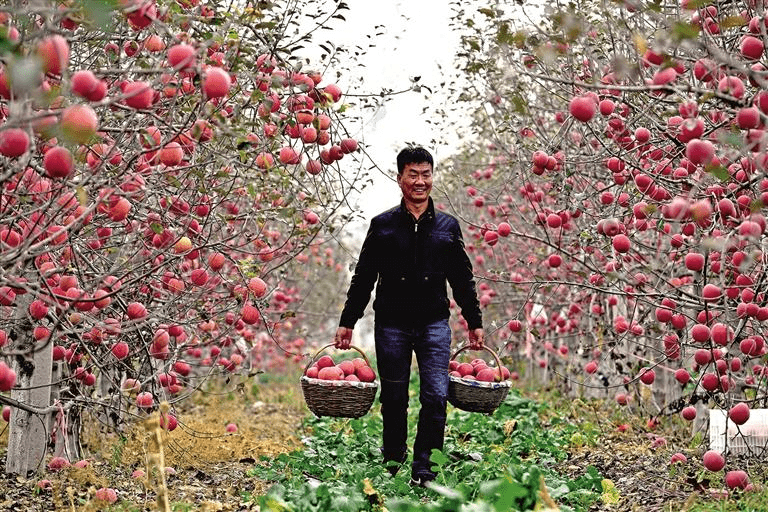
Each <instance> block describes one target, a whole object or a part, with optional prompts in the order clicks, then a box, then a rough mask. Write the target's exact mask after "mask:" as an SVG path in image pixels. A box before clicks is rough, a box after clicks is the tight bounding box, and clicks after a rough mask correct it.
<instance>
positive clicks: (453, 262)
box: [334, 147, 484, 486]
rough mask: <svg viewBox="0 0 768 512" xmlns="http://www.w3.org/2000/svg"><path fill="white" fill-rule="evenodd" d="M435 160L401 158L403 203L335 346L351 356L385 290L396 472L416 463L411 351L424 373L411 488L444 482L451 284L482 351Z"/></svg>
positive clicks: (375, 246)
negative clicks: (436, 181)
mask: <svg viewBox="0 0 768 512" xmlns="http://www.w3.org/2000/svg"><path fill="white" fill-rule="evenodd" d="M433 167H434V162H433V159H432V155H431V154H430V153H429V152H428V151H427V150H425V149H424V148H420V147H407V148H405V149H403V150H402V151H401V152H400V153H399V154H398V155H397V183H398V185H399V186H400V190H401V191H402V194H403V197H402V200H401V202H400V205H399V206H396V207H395V208H392V209H391V210H388V211H386V212H384V213H381V214H379V215H377V216H376V217H374V218H373V220H372V221H371V224H370V227H369V229H368V234H367V235H366V237H365V241H364V242H363V247H362V249H361V250H360V256H359V258H358V262H357V265H356V267H355V273H354V275H353V277H352V281H351V283H350V286H349V291H348V292H347V301H346V304H345V305H344V310H343V311H342V313H341V319H340V321H339V328H338V330H337V331H336V337H335V338H334V342H335V346H336V347H337V348H339V349H348V348H349V346H350V344H351V340H352V330H353V328H354V326H355V323H356V322H357V321H358V320H359V319H360V318H361V317H362V316H363V312H364V310H365V307H366V305H367V304H368V301H369V300H370V297H371V291H372V290H373V285H374V283H376V299H375V300H374V303H373V308H374V311H375V326H374V337H375V342H376V358H377V364H378V370H379V378H380V379H381V394H380V397H379V398H380V400H381V412H382V419H383V423H384V431H383V446H382V449H381V451H382V454H383V455H384V463H385V464H386V465H387V468H388V469H389V471H390V473H392V475H394V474H395V473H397V470H398V469H399V467H400V464H402V463H404V462H405V460H406V458H407V447H406V441H407V436H408V425H407V413H408V384H409V380H410V372H411V358H412V354H413V353H415V354H416V361H417V363H418V366H419V378H420V381H421V382H420V385H421V392H420V395H419V401H420V403H421V409H420V411H419V422H418V428H417V433H416V440H415V442H414V445H413V464H412V468H411V484H413V485H422V486H423V485H424V484H425V483H426V482H428V481H431V480H434V479H435V476H436V475H435V473H434V472H433V471H432V470H431V466H432V464H431V462H430V461H429V457H430V455H431V453H432V449H435V448H436V449H438V450H442V448H443V440H444V437H445V409H446V403H447V396H448V363H449V362H450V357H451V348H450V344H451V330H450V327H449V324H448V317H449V315H450V312H449V300H448V296H447V291H446V282H447V283H449V284H450V285H451V291H452V293H453V297H454V299H455V300H456V303H457V304H458V305H459V307H460V308H461V313H462V315H463V317H464V319H465V320H466V321H467V324H468V327H469V341H470V346H471V348H473V349H480V348H482V346H483V338H484V333H483V326H482V316H481V313H480V304H479V303H478V300H477V292H476V290H475V282H474V277H473V275H472V263H471V262H470V260H469V257H468V256H467V253H466V251H465V249H464V241H463V238H462V235H461V228H460V227H459V223H458V221H457V220H456V219H455V218H454V217H452V216H450V215H448V214H446V213H443V212H440V211H437V210H435V207H434V204H433V202H432V199H431V198H430V197H429V194H430V192H431V191H432V173H433Z"/></svg>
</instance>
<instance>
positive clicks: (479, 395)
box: [448, 346, 512, 414]
mask: <svg viewBox="0 0 768 512" xmlns="http://www.w3.org/2000/svg"><path fill="white" fill-rule="evenodd" d="M468 348H469V346H466V347H464V348H461V349H459V350H457V351H456V353H455V354H453V356H451V360H453V359H456V356H458V355H459V354H460V353H462V352H464V351H465V350H467V349H468ZM483 349H484V350H487V351H488V352H490V353H491V355H493V358H494V359H495V360H496V368H498V370H499V372H501V361H500V360H499V356H498V355H496V352H494V351H493V350H491V349H490V348H488V347H483ZM511 385H512V383H511V382H510V381H508V380H503V381H501V382H480V381H477V380H468V379H462V378H460V377H454V376H450V377H449V380H448V401H449V402H450V403H451V405H453V406H454V407H456V408H458V409H461V410H462V411H467V412H482V413H486V414H492V413H493V411H495V410H496V409H497V408H498V407H499V404H501V402H503V401H504V399H505V398H506V397H507V393H509V388H510V386H511Z"/></svg>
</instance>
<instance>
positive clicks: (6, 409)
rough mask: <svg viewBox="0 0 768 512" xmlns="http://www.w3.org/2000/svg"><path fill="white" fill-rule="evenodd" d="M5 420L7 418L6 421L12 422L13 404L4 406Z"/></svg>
mask: <svg viewBox="0 0 768 512" xmlns="http://www.w3.org/2000/svg"><path fill="white" fill-rule="evenodd" d="M3 420H5V422H7V423H10V422H11V406H10V405H5V406H3Z"/></svg>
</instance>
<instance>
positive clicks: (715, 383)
mask: <svg viewBox="0 0 768 512" xmlns="http://www.w3.org/2000/svg"><path fill="white" fill-rule="evenodd" d="M701 387H703V388H704V389H706V390H707V391H714V390H716V389H717V388H719V387H720V379H719V378H718V377H717V375H716V374H714V373H705V374H704V375H702V377H701Z"/></svg>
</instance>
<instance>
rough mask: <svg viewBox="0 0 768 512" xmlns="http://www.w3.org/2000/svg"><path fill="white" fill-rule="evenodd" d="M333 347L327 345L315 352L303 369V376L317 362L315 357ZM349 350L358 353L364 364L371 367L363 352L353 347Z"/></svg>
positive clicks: (332, 345)
mask: <svg viewBox="0 0 768 512" xmlns="http://www.w3.org/2000/svg"><path fill="white" fill-rule="evenodd" d="M334 346H336V344H335V343H329V344H327V345H326V346H324V347H322V348H320V349H319V350H318V351H317V352H315V355H313V356H312V357H311V358H310V360H309V362H308V363H307V365H306V366H305V367H304V373H305V374H306V373H307V370H309V367H310V366H312V363H314V362H315V361H316V360H317V356H319V355H320V353H321V352H323V351H324V350H325V349H327V348H330V347H334ZM349 348H353V349H355V350H357V351H358V352H359V353H360V355H361V356H363V359H365V364H367V365H368V366H371V362H370V361H369V360H368V357H367V356H366V355H365V352H363V351H362V350H360V349H359V348H357V347H356V346H354V345H350V346H349Z"/></svg>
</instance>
